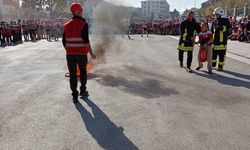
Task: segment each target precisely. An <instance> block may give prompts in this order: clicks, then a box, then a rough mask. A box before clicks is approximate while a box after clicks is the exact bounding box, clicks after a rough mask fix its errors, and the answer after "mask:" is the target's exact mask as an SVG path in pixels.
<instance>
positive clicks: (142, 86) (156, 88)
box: [96, 75, 179, 99]
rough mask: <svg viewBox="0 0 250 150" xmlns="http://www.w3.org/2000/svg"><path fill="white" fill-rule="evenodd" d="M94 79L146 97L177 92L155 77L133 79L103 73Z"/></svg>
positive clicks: (162, 95)
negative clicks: (139, 79) (140, 79)
mask: <svg viewBox="0 0 250 150" xmlns="http://www.w3.org/2000/svg"><path fill="white" fill-rule="evenodd" d="M96 81H97V82H98V83H100V84H101V85H103V86H110V87H121V89H122V90H124V91H125V92H127V93H130V94H133V95H137V96H138V95H139V96H141V97H144V98H148V99H151V98H160V97H165V96H171V95H177V94H179V92H178V91H176V90H174V89H171V88H168V87H165V86H164V85H163V84H161V82H160V81H158V80H155V79H146V78H144V79H142V81H135V80H128V79H126V78H123V77H115V76H110V75H104V76H100V78H99V79H98V80H96Z"/></svg>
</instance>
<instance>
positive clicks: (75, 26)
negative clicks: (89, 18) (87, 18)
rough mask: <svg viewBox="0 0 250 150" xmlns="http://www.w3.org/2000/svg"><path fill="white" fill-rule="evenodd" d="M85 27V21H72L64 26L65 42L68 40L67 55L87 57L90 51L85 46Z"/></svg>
mask: <svg viewBox="0 0 250 150" xmlns="http://www.w3.org/2000/svg"><path fill="white" fill-rule="evenodd" d="M84 25H85V22H84V20H81V19H71V20H69V21H68V22H66V23H65V24H64V32H65V40H66V47H65V48H66V53H67V54H77V55H87V54H88V52H89V50H88V48H87V47H86V45H85V44H84V41H83V38H82V29H83V27H84Z"/></svg>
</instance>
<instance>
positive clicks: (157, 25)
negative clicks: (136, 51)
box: [128, 16, 250, 42]
mask: <svg viewBox="0 0 250 150" xmlns="http://www.w3.org/2000/svg"><path fill="white" fill-rule="evenodd" d="M228 19H229V21H230V24H231V30H230V33H229V37H228V38H229V39H231V40H238V41H240V42H250V16H247V17H242V18H240V19H235V18H234V17H228ZM182 21H183V20H182V19H179V18H175V19H171V20H154V21H146V20H134V21H133V22H132V23H131V24H130V26H129V29H128V30H129V31H128V32H129V34H144V33H145V32H146V33H147V34H157V35H180V24H181V22H182ZM213 21H214V18H213V17H206V18H204V19H197V22H198V23H199V24H202V23H205V22H206V23H208V26H209V28H210V29H211V26H212V23H213Z"/></svg>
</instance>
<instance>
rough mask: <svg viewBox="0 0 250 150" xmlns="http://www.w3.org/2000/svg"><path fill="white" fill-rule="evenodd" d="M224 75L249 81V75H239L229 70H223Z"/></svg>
mask: <svg viewBox="0 0 250 150" xmlns="http://www.w3.org/2000/svg"><path fill="white" fill-rule="evenodd" d="M224 73H226V74H230V75H233V76H235V77H238V78H242V79H246V80H250V75H246V74H241V73H237V72H232V71H229V70H225V71H224Z"/></svg>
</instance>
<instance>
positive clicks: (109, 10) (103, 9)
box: [91, 1, 126, 63]
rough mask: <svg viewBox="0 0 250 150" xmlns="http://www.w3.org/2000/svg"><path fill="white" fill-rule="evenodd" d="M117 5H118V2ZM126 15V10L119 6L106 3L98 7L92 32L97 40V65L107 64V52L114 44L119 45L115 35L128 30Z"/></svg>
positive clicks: (95, 48) (95, 46)
mask: <svg viewBox="0 0 250 150" xmlns="http://www.w3.org/2000/svg"><path fill="white" fill-rule="evenodd" d="M115 3H116V4H118V1H115ZM125 14H126V10H125V8H124V7H120V6H118V5H113V4H111V3H107V2H105V1H104V2H100V3H98V4H97V5H96V8H95V9H94V20H93V24H92V27H91V32H92V33H93V34H95V37H96V39H95V40H97V41H96V44H95V45H94V47H93V50H94V52H95V53H96V55H97V57H98V62H97V63H105V57H106V52H107V51H108V50H110V49H111V48H112V47H113V46H114V44H118V42H117V41H116V38H115V34H117V33H121V32H122V31H123V30H124V29H125V28H126V25H125V24H124V18H125Z"/></svg>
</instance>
